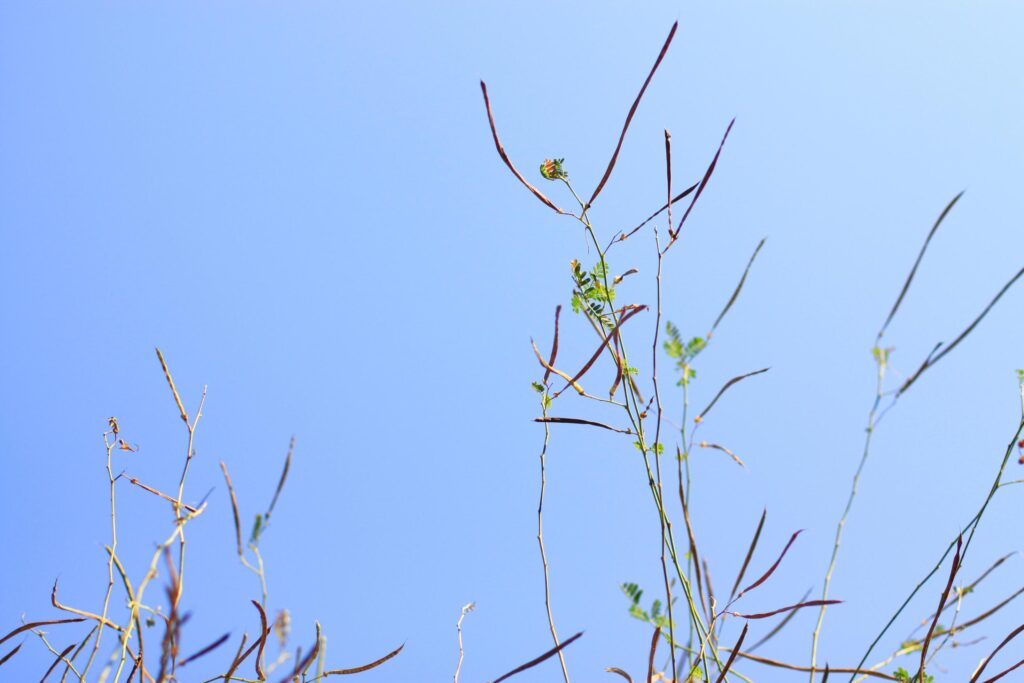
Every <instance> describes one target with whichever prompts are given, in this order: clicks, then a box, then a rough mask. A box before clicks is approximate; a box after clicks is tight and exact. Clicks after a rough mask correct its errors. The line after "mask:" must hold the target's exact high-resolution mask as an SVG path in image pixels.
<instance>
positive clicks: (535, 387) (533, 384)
mask: <svg viewBox="0 0 1024 683" xmlns="http://www.w3.org/2000/svg"><path fill="white" fill-rule="evenodd" d="M530 386H531V387H533V390H534V391H536V392H537V393H538V394H543V393H544V385H543V384H541V383H540V382H530Z"/></svg>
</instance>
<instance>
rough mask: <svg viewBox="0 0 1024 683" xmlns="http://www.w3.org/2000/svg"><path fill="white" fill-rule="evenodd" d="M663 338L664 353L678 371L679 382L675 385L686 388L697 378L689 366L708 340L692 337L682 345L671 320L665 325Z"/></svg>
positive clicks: (679, 335) (681, 338) (695, 372)
mask: <svg viewBox="0 0 1024 683" xmlns="http://www.w3.org/2000/svg"><path fill="white" fill-rule="evenodd" d="M665 336H666V337H667V339H666V340H665V343H664V344H663V346H664V348H665V353H667V354H668V357H669V358H672V359H673V360H675V362H676V370H678V371H679V381H678V382H677V383H676V384H678V385H679V386H686V385H688V384H689V383H690V380H692V379H695V378H696V377H697V371H696V370H694V369H693V367H692V366H691V365H690V364H691V362H692V361H693V359H694V358H696V357H697V356H698V355H699V354H700V352H701V351H703V350H704V349H705V348H706V347H707V345H708V340H707V339H705V338H704V337H693V338H692V339H690V341H688V342H685V343H684V342H683V337H682V335H681V334H680V332H679V328H678V327H676V326H675V325H674V324H673V323H672V321H671V320H670V321H668V322H666V323H665Z"/></svg>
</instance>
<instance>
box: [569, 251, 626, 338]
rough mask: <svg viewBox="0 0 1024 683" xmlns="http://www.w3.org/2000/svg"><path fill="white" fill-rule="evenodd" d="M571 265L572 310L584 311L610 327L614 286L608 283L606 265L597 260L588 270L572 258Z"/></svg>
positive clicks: (611, 323)
mask: <svg viewBox="0 0 1024 683" xmlns="http://www.w3.org/2000/svg"><path fill="white" fill-rule="evenodd" d="M569 265H570V266H571V267H572V280H573V292H572V300H571V302H570V303H571V304H572V310H573V312H574V313H579V312H580V311H586V313H587V315H589V316H590V317H591V318H594V319H595V320H596V321H598V322H599V323H600V324H601V325H602V326H603V327H605V328H611V327H612V326H613V321H612V317H611V304H612V302H613V301H615V287H613V286H610V285H608V284H607V283H608V265H607V263H605V262H604V261H598V262H597V263H596V264H595V265H594V267H593V268H591V269H590V270H589V271H587V270H584V269H583V267H582V266H580V262H579V261H577V260H576V259H573V260H572V262H571V263H570V264H569Z"/></svg>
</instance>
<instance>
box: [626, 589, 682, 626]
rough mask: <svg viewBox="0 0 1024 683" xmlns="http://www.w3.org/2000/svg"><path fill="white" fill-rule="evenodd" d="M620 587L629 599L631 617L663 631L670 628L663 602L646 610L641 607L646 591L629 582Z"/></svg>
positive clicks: (657, 601)
mask: <svg viewBox="0 0 1024 683" xmlns="http://www.w3.org/2000/svg"><path fill="white" fill-rule="evenodd" d="M619 587H620V588H621V589H622V592H623V593H624V594H625V596H626V597H627V598H629V608H628V611H629V616H631V617H633V618H634V619H637V620H639V621H643V622H646V623H648V624H650V625H651V626H655V627H658V626H660V627H661V628H662V629H663V630H666V629H667V628H668V614H667V613H664V612H662V608H663V607H664V604H663V603H662V602H661V600H655V601H654V602H652V603H651V608H650V610H645V609H644V608H643V607H641V606H640V599H641V598H642V597H643V595H644V591H643V589H642V588H640V586H639V585H637V584H635V583H632V582H627V583H623V584H621V585H620V586H619ZM675 602H676V599H675V598H673V599H672V604H673V605H674V604H675Z"/></svg>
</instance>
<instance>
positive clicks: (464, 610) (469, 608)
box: [317, 602, 474, 683]
mask: <svg viewBox="0 0 1024 683" xmlns="http://www.w3.org/2000/svg"><path fill="white" fill-rule="evenodd" d="M473 607H474V604H473V603H472V602H471V603H469V604H468V605H464V606H463V608H462V613H461V614H460V615H459V620H458V622H456V624H455V630H456V631H457V632H458V634H459V664H458V666H456V667H455V681H454V683H459V672H460V671H462V657H463V654H464V652H463V650H462V620H463V619H465V618H466V615H467V614H469V613H470V612H472V611H473ZM323 674H324V672H323V666H322V665H321V666H320V670H319V671H318V672H317V678H321V677H323Z"/></svg>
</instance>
